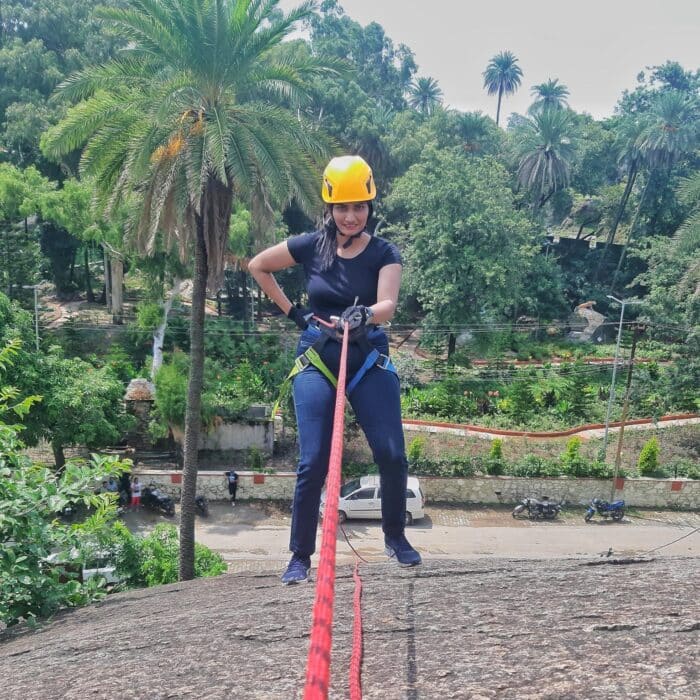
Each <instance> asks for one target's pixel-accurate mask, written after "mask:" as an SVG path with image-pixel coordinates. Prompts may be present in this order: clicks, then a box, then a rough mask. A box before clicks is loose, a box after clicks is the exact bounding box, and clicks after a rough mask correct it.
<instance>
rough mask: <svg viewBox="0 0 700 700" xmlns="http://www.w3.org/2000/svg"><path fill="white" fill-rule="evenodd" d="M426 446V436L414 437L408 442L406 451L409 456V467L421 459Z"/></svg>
mask: <svg viewBox="0 0 700 700" xmlns="http://www.w3.org/2000/svg"><path fill="white" fill-rule="evenodd" d="M424 448H425V438H424V437H414V438H413V440H411V442H409V443H408V450H407V451H406V455H407V457H408V465H409V467H413V466H415V465H417V464H418V463H419V462H420V461H421V458H422V456H423V450H424Z"/></svg>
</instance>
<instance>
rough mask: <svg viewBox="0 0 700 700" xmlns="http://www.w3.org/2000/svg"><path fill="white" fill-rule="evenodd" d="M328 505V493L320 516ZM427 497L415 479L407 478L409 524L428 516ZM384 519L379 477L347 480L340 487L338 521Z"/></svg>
mask: <svg viewBox="0 0 700 700" xmlns="http://www.w3.org/2000/svg"><path fill="white" fill-rule="evenodd" d="M325 503H326V492H325V490H324V492H323V493H322V494H321V515H322V516H323V509H324V507H325ZM424 505H425V498H424V497H423V492H422V491H421V488H420V484H419V483H418V479H417V478H416V477H415V476H409V477H408V483H407V484H406V525H410V524H411V523H412V522H413V521H414V520H420V519H421V518H423V517H425V513H424V512H423V507H424ZM381 517H382V490H381V487H380V485H379V476H378V475H376V474H375V475H372V476H363V477H360V478H359V479H353V480H352V481H348V482H347V483H345V484H343V485H342V486H341V487H340V498H339V500H338V522H341V523H344V522H345V521H346V520H347V519H348V518H374V519H381Z"/></svg>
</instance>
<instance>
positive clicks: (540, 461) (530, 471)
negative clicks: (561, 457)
mask: <svg viewBox="0 0 700 700" xmlns="http://www.w3.org/2000/svg"><path fill="white" fill-rule="evenodd" d="M506 473H507V474H509V475H510V476H528V477H533V476H534V477H537V476H560V475H561V473H562V467H561V465H560V464H558V463H557V462H556V461H555V460H553V459H547V458H546V457H539V456H537V455H532V454H528V455H525V456H524V457H523V458H522V459H519V460H518V461H517V462H515V463H513V464H509V465H508V467H507V469H506Z"/></svg>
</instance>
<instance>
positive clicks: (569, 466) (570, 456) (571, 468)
mask: <svg viewBox="0 0 700 700" xmlns="http://www.w3.org/2000/svg"><path fill="white" fill-rule="evenodd" d="M582 444H583V440H581V438H580V437H578V436H574V437H572V438H570V439H569V440H568V441H567V443H566V451H565V452H564V454H563V455H562V456H561V462H562V466H563V468H564V471H565V473H567V474H571V476H584V475H585V473H586V471H587V470H586V466H587V460H586V459H585V458H584V457H582V455H581V445H582Z"/></svg>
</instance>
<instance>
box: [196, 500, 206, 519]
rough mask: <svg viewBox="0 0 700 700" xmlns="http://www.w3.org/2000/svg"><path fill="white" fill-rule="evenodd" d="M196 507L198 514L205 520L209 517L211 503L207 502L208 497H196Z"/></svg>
mask: <svg viewBox="0 0 700 700" xmlns="http://www.w3.org/2000/svg"><path fill="white" fill-rule="evenodd" d="M194 507H195V510H196V511H197V513H199V514H200V515H201V516H202V517H203V518H206V517H208V516H209V501H208V500H207V497H206V496H195V497H194Z"/></svg>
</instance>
